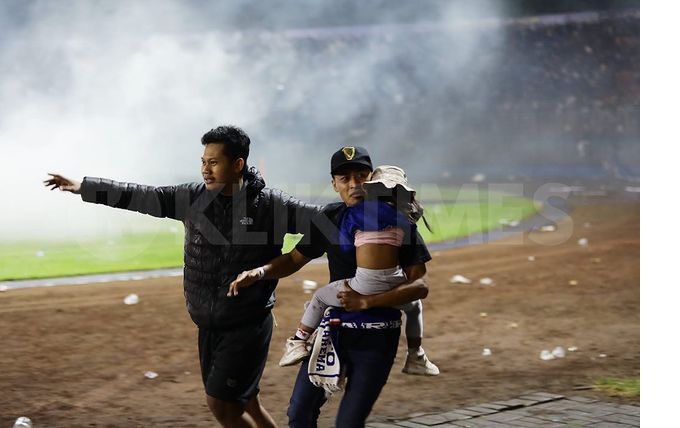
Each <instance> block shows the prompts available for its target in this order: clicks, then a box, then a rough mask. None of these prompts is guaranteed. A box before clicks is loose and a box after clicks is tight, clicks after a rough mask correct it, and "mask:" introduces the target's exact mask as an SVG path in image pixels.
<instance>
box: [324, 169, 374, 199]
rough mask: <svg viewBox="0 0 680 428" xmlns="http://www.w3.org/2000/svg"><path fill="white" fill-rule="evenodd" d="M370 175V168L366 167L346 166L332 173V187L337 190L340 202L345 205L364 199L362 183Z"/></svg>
mask: <svg viewBox="0 0 680 428" xmlns="http://www.w3.org/2000/svg"><path fill="white" fill-rule="evenodd" d="M370 175H371V170H370V169H368V168H366V167H361V166H358V167H353V166H348V167H346V168H342V169H340V170H339V171H337V172H336V173H335V174H333V180H332V181H331V183H332V184H333V189H334V190H335V191H336V192H338V194H339V195H340V198H341V199H342V202H344V203H345V205H347V206H350V207H351V206H352V205H355V204H358V203H359V202H361V201H363V200H364V196H365V195H366V193H365V192H364V189H363V187H362V185H363V184H364V182H365V181H366V180H368V177H369V176H370Z"/></svg>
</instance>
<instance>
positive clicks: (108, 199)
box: [44, 174, 190, 220]
mask: <svg viewBox="0 0 680 428" xmlns="http://www.w3.org/2000/svg"><path fill="white" fill-rule="evenodd" d="M49 175H51V176H52V177H51V178H49V179H47V180H45V181H44V184H45V186H46V187H50V186H52V188H51V190H54V189H56V188H59V190H62V191H65V192H71V193H75V194H79V195H80V197H81V198H82V200H83V201H85V202H92V203H96V204H103V205H108V206H110V207H113V208H122V209H126V210H130V211H137V212H140V213H142V214H149V215H152V216H154V217H169V218H174V219H177V220H181V219H182V218H183V217H184V216H185V214H186V209H183V208H188V207H189V205H190V196H189V192H184V193H183V194H182V195H181V196H180V197H179V198H180V199H182V200H181V201H179V202H180V203H178V201H177V198H178V197H177V193H178V192H177V190H178V188H177V186H165V187H153V186H144V185H140V184H134V183H120V182H116V181H113V180H108V179H103V178H92V177H85V179H83V181H82V182H79V181H77V180H72V179H69V178H66V177H63V176H61V175H59V174H49Z"/></svg>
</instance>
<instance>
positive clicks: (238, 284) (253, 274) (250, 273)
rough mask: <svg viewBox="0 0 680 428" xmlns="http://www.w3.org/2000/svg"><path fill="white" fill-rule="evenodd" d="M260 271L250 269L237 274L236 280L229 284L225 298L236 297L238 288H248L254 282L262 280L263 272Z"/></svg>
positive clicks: (258, 269)
mask: <svg viewBox="0 0 680 428" xmlns="http://www.w3.org/2000/svg"><path fill="white" fill-rule="evenodd" d="M260 269H261V268H257V269H251V270H246V271H243V272H241V273H239V274H238V276H237V277H236V279H235V280H233V281H232V282H231V284H229V291H228V292H227V297H232V296H238V290H239V288H246V287H250V286H251V285H253V284H254V283H255V281H258V280H260V279H262V276H263V275H262V274H263V272H262V271H261V270H260Z"/></svg>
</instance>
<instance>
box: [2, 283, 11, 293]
mask: <svg viewBox="0 0 680 428" xmlns="http://www.w3.org/2000/svg"><path fill="white" fill-rule="evenodd" d="M7 290H9V287H8V286H6V285H4V284H3V285H0V292H2V291H7Z"/></svg>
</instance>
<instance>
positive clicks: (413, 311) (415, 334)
mask: <svg viewBox="0 0 680 428" xmlns="http://www.w3.org/2000/svg"><path fill="white" fill-rule="evenodd" d="M396 308H397V309H399V310H402V311H404V313H405V314H406V327H405V330H406V339H407V341H408V347H409V348H417V347H418V346H420V342H421V341H422V337H423V303H422V302H421V301H420V300H415V301H413V302H409V303H407V304H405V305H400V306H396Z"/></svg>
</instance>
